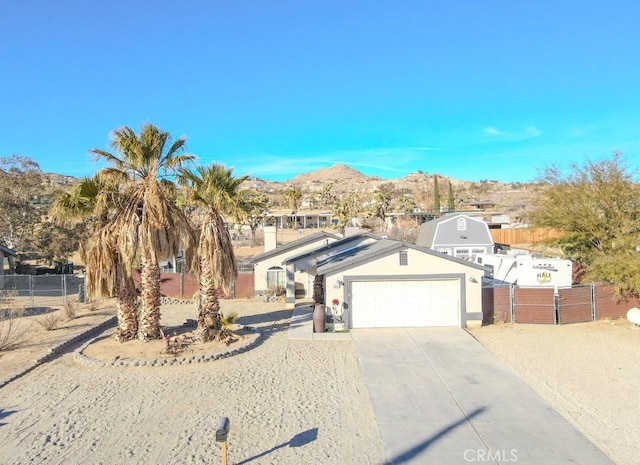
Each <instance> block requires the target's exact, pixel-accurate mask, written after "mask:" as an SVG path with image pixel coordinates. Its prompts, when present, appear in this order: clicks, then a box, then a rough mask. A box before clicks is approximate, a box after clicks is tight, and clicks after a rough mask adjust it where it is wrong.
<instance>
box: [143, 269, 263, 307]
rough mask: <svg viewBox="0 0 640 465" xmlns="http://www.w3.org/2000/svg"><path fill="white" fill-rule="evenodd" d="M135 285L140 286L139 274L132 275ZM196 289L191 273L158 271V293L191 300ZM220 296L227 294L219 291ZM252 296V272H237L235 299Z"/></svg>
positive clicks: (194, 279)
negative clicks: (181, 280) (181, 281)
mask: <svg viewBox="0 0 640 465" xmlns="http://www.w3.org/2000/svg"><path fill="white" fill-rule="evenodd" d="M181 276H182V279H183V284H182V286H183V287H182V295H180V279H181ZM134 280H135V283H136V286H137V287H138V288H139V287H140V274H139V273H136V275H135V276H134ZM197 291H198V280H197V279H196V277H195V276H194V275H192V274H186V273H185V274H183V275H180V273H160V295H162V296H163V297H171V298H174V299H180V298H182V299H184V300H191V299H192V298H193V295H194V294H195V293H196V292H197ZM218 294H219V296H220V298H222V299H228V298H229V296H228V295H226V294H225V293H224V292H222V291H220V292H219V293H218ZM252 297H253V273H238V276H237V278H236V286H235V295H234V298H236V299H249V298H252Z"/></svg>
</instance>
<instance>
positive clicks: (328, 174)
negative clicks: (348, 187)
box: [287, 163, 371, 184]
mask: <svg viewBox="0 0 640 465" xmlns="http://www.w3.org/2000/svg"><path fill="white" fill-rule="evenodd" d="M369 179H371V178H370V177H369V176H367V175H366V174H363V173H361V172H360V171H358V170H356V169H353V168H351V167H349V166H347V165H343V164H341V163H337V164H335V165H333V166H330V167H329V168H321V169H318V170H315V171H312V172H311V173H302V174H299V175H298V176H296V177H295V178H292V179H290V180H289V181H287V182H288V183H291V184H304V183H308V182H322V183H329V182H340V181H347V180H350V181H358V180H361V181H364V180H369Z"/></svg>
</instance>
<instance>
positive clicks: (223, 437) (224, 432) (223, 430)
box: [216, 417, 229, 465]
mask: <svg viewBox="0 0 640 465" xmlns="http://www.w3.org/2000/svg"><path fill="white" fill-rule="evenodd" d="M228 435H229V419H228V418H227V417H222V418H220V421H219V422H218V426H217V427H216V442H220V443H221V446H222V465H227V436H228Z"/></svg>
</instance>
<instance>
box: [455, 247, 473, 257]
mask: <svg viewBox="0 0 640 465" xmlns="http://www.w3.org/2000/svg"><path fill="white" fill-rule="evenodd" d="M455 256H456V257H458V258H462V259H463V260H468V259H470V258H471V256H470V255H469V249H456V253H455Z"/></svg>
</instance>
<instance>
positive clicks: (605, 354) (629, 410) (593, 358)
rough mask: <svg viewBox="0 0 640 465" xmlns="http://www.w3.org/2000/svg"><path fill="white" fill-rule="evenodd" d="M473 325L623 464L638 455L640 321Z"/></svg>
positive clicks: (638, 460) (629, 463)
mask: <svg viewBox="0 0 640 465" xmlns="http://www.w3.org/2000/svg"><path fill="white" fill-rule="evenodd" d="M469 332H470V333H471V334H472V335H473V336H475V337H476V339H478V340H479V341H480V342H481V343H482V344H483V345H484V346H485V347H486V348H487V349H488V350H489V351H490V352H491V353H493V354H494V355H495V356H496V357H498V358H499V359H500V360H501V361H502V362H503V363H504V364H505V365H506V366H507V367H509V368H511V369H512V370H513V371H514V372H515V373H516V374H517V375H518V376H520V378H521V379H523V380H524V381H525V382H526V383H528V384H529V386H531V387H532V388H533V389H534V390H535V391H536V392H537V393H538V394H539V395H540V396H541V397H542V398H544V399H545V400H546V401H547V402H549V403H550V404H551V405H552V406H553V407H555V408H556V410H558V412H560V414H562V415H563V416H564V417H565V418H567V419H568V420H569V421H570V422H571V423H573V424H574V425H575V426H576V427H577V429H578V430H580V431H581V432H582V433H583V434H584V435H585V436H586V437H587V438H588V439H589V440H591V442H593V443H594V444H595V445H596V446H598V447H599V448H600V449H601V450H602V451H603V452H604V453H606V454H607V455H608V456H609V457H610V458H611V459H613V460H614V461H615V462H616V463H617V464H618V465H633V464H639V463H640V447H639V446H640V439H639V438H640V395H639V393H640V328H634V327H632V325H631V324H630V323H629V322H627V321H626V320H617V321H614V322H608V321H597V322H593V323H581V324H573V325H559V326H553V325H510V324H504V325H491V326H485V327H480V328H472V329H470V330H469ZM496 395H497V396H499V395H500V393H499V392H496Z"/></svg>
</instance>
